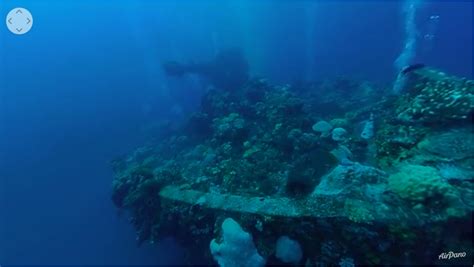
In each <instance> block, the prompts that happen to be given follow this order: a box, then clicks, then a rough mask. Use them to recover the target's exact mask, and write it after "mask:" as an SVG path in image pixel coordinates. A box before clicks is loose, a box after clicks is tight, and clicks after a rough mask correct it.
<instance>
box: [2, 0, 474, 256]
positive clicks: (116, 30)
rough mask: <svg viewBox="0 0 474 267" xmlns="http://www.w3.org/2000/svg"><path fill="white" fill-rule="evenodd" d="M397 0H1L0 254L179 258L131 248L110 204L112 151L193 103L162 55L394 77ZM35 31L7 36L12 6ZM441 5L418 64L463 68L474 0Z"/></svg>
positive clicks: (171, 251)
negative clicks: (229, 50)
mask: <svg viewBox="0 0 474 267" xmlns="http://www.w3.org/2000/svg"><path fill="white" fill-rule="evenodd" d="M401 5H402V4H401V2H397V1H387V2H385V1H384V2H382V3H381V2H379V1H369V2H352V1H344V2H332V1H328V2H323V3H319V4H315V3H314V2H312V1H253V2H250V1H222V2H218V1H200V0H196V1H132V0H130V1H105V0H104V1H98V0H97V1H87V0H86V1H65V0H62V1H59V0H58V1H52V0H51V1H46V0H30V1H22V0H1V1H0V264H15V263H19V264H66V263H68V264H120V263H121V264H166V263H179V259H180V253H179V251H177V250H176V249H175V248H174V247H173V246H174V243H173V242H171V241H164V242H163V243H162V244H160V245H158V246H154V247H151V246H145V247H142V248H140V249H137V248H136V246H135V234H134V231H133V228H132V227H131V226H130V225H129V224H128V222H127V220H126V217H122V218H120V217H118V216H117V214H116V210H115V208H114V207H113V205H112V203H111V201H110V189H111V181H112V173H111V170H110V168H109V166H108V161H109V160H110V159H113V158H114V157H115V156H117V155H120V154H123V153H126V152H127V151H129V150H131V149H132V148H134V147H136V146H137V145H139V144H141V143H143V142H144V139H145V136H146V134H145V133H144V131H143V130H142V129H143V128H145V127H146V125H149V124H150V123H155V122H160V121H162V120H178V119H179V118H180V116H182V115H183V114H184V115H185V114H186V113H188V112H190V111H191V110H193V109H194V108H195V107H196V106H197V104H198V103H199V96H200V95H201V94H202V92H203V90H204V89H203V88H202V86H201V85H200V81H199V80H197V79H195V78H194V79H193V78H189V79H185V80H181V81H178V80H173V79H168V78H166V77H164V76H163V74H162V73H161V70H160V62H161V61H162V60H166V59H175V60H184V61H188V60H195V61H197V60H203V59H207V58H210V57H212V56H213V55H214V54H215V53H216V52H217V51H218V50H219V49H222V48H225V47H230V46H237V47H241V48H242V49H243V50H244V51H245V53H246V55H247V56H248V58H249V62H250V64H251V67H252V73H253V74H255V75H262V76H266V77H268V78H269V79H270V80H271V81H273V82H274V83H286V82H291V81H293V80H297V79H323V78H331V77H335V76H338V75H349V76H352V77H356V78H360V79H369V80H371V81H376V82H379V83H381V84H385V85H389V84H390V83H391V81H392V79H393V77H394V75H395V73H394V67H393V61H394V60H395V59H396V57H397V56H398V54H399V52H400V50H401V46H402V43H403V38H404V33H403V17H402V15H401V11H400V10H401ZM18 6H21V7H25V8H27V9H29V10H30V11H31V13H32V14H33V16H34V26H33V29H32V30H31V32H29V33H27V34H26V35H23V36H16V35H13V34H11V33H10V32H8V30H7V29H6V27H5V25H4V22H3V18H4V17H5V16H6V14H7V13H8V11H9V10H10V9H12V8H14V7H18ZM433 14H436V15H439V16H440V20H439V23H438V25H437V27H436V28H437V31H436V38H435V40H433V41H432V42H431V43H427V42H420V43H419V45H420V46H421V48H420V51H419V53H418V58H417V61H422V62H425V63H428V64H430V65H434V66H435V67H438V68H441V69H443V70H444V71H446V72H450V73H453V74H457V75H462V76H468V77H471V78H472V3H470V2H467V1H466V2H448V1H445V2H425V3H423V4H422V5H421V6H420V9H419V12H418V17H417V21H418V24H419V26H420V35H422V34H423V29H427V28H428V27H429V20H428V17H429V16H430V15H433Z"/></svg>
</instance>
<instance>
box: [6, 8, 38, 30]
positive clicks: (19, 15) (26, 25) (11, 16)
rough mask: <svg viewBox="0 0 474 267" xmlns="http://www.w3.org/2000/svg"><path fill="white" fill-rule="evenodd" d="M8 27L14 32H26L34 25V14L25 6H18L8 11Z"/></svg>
mask: <svg viewBox="0 0 474 267" xmlns="http://www.w3.org/2000/svg"><path fill="white" fill-rule="evenodd" d="M6 22H7V27H8V29H9V30H10V31H11V32H12V33H14V34H25V33H27V32H29V31H30V30H31V27H33V16H32V15H31V13H30V11H28V10H27V9H25V8H22V7H17V8H14V9H12V10H11V11H10V12H8V15H7V20H6Z"/></svg>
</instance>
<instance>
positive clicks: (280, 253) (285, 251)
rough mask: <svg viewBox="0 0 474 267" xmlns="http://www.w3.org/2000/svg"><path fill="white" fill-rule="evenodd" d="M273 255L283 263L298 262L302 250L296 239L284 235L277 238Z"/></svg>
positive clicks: (301, 255)
mask: <svg viewBox="0 0 474 267" xmlns="http://www.w3.org/2000/svg"><path fill="white" fill-rule="evenodd" d="M275 256H276V257H277V259H279V260H281V261H282V262H284V263H299V262H300V261H301V258H302V257H303V252H302V251H301V246H300V244H299V243H298V241H296V240H293V239H290V238H289V237H287V236H286V235H284V236H280V238H278V240H277V243H276V253H275Z"/></svg>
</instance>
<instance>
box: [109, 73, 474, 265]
mask: <svg viewBox="0 0 474 267" xmlns="http://www.w3.org/2000/svg"><path fill="white" fill-rule="evenodd" d="M404 75H406V78H407V79H406V81H407V84H406V87H405V91H404V93H403V94H401V95H398V96H394V97H387V93H386V92H385V90H381V89H380V90H376V89H374V88H373V87H372V86H371V85H369V84H368V83H357V82H354V81H350V80H344V79H342V80H337V81H333V82H324V83H320V84H308V85H301V86H300V87H297V88H288V87H273V86H270V85H268V84H267V83H266V82H265V81H262V80H252V81H250V82H249V83H248V84H247V85H246V86H245V87H244V88H242V90H239V91H236V92H224V91H211V92H209V93H208V94H207V95H206V96H205V97H204V98H203V102H202V108H201V111H200V112H198V113H196V114H194V115H193V116H191V118H190V119H189V121H188V122H187V123H186V124H185V125H184V126H183V127H182V128H181V129H180V130H177V131H176V132H175V134H174V135H171V136H167V137H164V138H163V139H162V140H160V141H159V142H155V143H153V144H150V145H147V146H144V147H142V148H139V149H137V150H136V151H135V152H134V153H132V154H131V155H130V156H128V157H127V158H124V159H119V160H116V161H114V162H113V167H114V170H115V173H116V179H115V181H114V192H113V200H114V203H115V204H116V205H117V206H118V207H119V208H123V209H126V210H129V211H130V214H131V221H132V223H133V224H134V225H135V227H136V229H137V235H138V239H139V242H142V241H150V242H153V241H156V240H158V239H159V238H161V237H164V236H168V235H173V236H175V237H176V238H177V240H178V241H179V242H181V243H182V244H183V245H184V246H185V247H186V248H187V252H188V258H187V261H188V262H189V263H193V264H213V263H215V262H214V261H213V256H214V258H216V255H211V251H210V247H209V245H210V243H211V240H213V239H214V238H217V239H216V240H220V239H219V237H220V235H221V231H222V230H221V227H220V226H221V224H222V222H223V221H224V219H225V218H228V217H231V218H233V219H234V220H235V221H236V222H238V224H240V225H241V226H242V228H243V229H245V231H246V232H248V233H249V234H251V235H252V238H253V242H254V243H255V247H256V249H257V251H258V253H259V254H257V255H261V256H262V257H263V258H264V259H265V261H266V263H267V264H281V263H284V262H282V260H284V259H282V258H280V257H278V258H277V257H276V256H275V255H276V254H275V250H276V243H277V240H278V238H279V237H280V236H288V237H290V238H291V239H292V240H296V241H297V242H298V243H299V244H300V245H301V249H302V252H303V254H302V255H303V257H302V259H301V260H300V262H298V263H300V264H310V265H318V264H339V263H340V264H346V265H347V264H349V265H350V264H353V263H355V264H433V263H438V264H442V263H445V261H446V259H444V258H443V257H440V256H439V255H440V254H441V253H443V252H445V253H449V252H450V251H453V252H466V255H467V256H466V257H458V258H456V259H450V261H449V263H450V264H451V263H467V264H470V263H471V261H472V252H473V251H472V239H471V235H472V226H471V223H472V211H473V208H474V200H473V198H474V193H473V192H474V189H473V185H472V182H473V180H472V179H473V177H474V169H473V163H474V152H473V149H472V146H473V142H474V141H473V138H474V137H473V132H472V128H471V127H472V125H471V120H472V112H473V95H472V93H473V90H474V88H473V83H472V81H470V80H466V79H459V78H456V77H452V76H448V75H446V74H444V73H441V72H439V71H436V70H433V69H430V68H418V69H415V70H413V71H410V72H407V73H405V74H404ZM315 87H316V88H315ZM431 99H433V100H431ZM466 103H467V104H466ZM319 104H321V106H324V107H328V106H331V109H330V110H329V111H328V109H325V110H319V111H318V106H319ZM357 107H360V108H357ZM371 114H372V115H371ZM322 120H325V121H322ZM318 121H320V122H319V123H317V124H316V122H318ZM326 121H328V122H326ZM367 131H374V132H373V133H370V132H369V133H367ZM362 132H363V134H361V133H362ZM372 135H373V137H372ZM280 254H281V252H280ZM224 256H225V255H224ZM224 256H223V255H219V257H221V258H220V260H221V261H223V259H222V257H224ZM227 262H228V261H227ZM293 263H295V262H293Z"/></svg>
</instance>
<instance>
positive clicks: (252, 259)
mask: <svg viewBox="0 0 474 267" xmlns="http://www.w3.org/2000/svg"><path fill="white" fill-rule="evenodd" d="M210 249H211V254H212V256H213V257H214V260H216V261H217V263H219V266H222V267H234V266H235V267H237V266H255V267H259V266H264V265H265V260H264V259H263V258H262V256H260V254H258V251H257V249H256V248H255V245H254V243H253V241H252V236H251V235H250V234H249V233H247V232H245V231H244V230H243V229H242V227H240V225H239V224H238V223H237V222H236V221H234V220H233V219H232V218H227V219H225V220H224V222H223V223H222V243H217V241H216V240H215V239H213V240H212V241H211V244H210Z"/></svg>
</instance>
